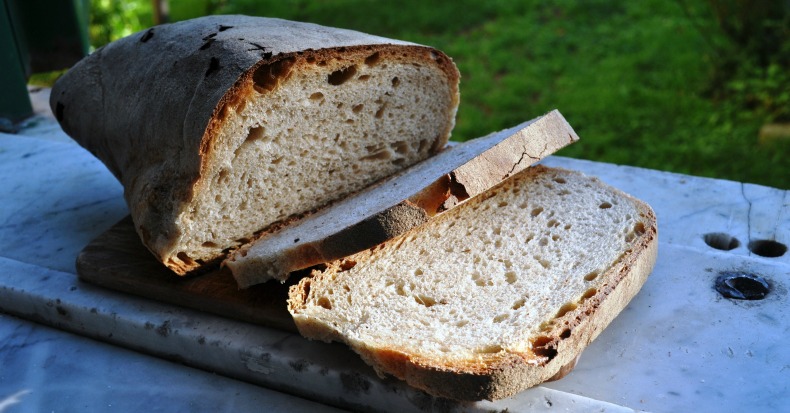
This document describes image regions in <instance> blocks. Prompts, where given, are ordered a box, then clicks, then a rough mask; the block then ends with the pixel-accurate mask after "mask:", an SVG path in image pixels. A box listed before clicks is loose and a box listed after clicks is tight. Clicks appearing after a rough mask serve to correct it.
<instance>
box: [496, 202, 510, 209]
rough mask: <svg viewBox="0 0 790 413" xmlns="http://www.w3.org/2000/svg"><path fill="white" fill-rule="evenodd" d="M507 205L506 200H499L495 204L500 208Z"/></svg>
mask: <svg viewBox="0 0 790 413" xmlns="http://www.w3.org/2000/svg"><path fill="white" fill-rule="evenodd" d="M507 205H508V203H507V201H500V202H499V203H498V204H497V206H498V207H500V208H504V207H506V206H507Z"/></svg>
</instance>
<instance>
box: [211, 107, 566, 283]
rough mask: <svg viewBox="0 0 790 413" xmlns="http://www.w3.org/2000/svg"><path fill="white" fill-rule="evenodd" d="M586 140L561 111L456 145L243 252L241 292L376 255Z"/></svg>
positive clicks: (238, 254)
mask: <svg viewBox="0 0 790 413" xmlns="http://www.w3.org/2000/svg"><path fill="white" fill-rule="evenodd" d="M578 139H579V137H578V136H577V135H576V133H575V132H574V131H573V128H571V126H570V125H569V124H568V122H567V121H566V120H565V118H563V117H562V115H561V114H560V113H559V112H558V111H556V110H555V111H552V112H550V113H548V114H546V115H544V116H542V117H540V118H536V119H533V120H531V121H528V122H525V123H522V124H520V125H518V126H516V127H513V128H510V129H506V130H504V131H501V132H497V133H493V134H491V135H489V136H486V137H483V138H478V139H474V140H471V141H468V142H465V143H462V144H458V145H455V146H453V147H451V148H449V149H447V150H445V151H443V152H442V153H440V154H438V155H436V156H434V157H432V158H429V159H426V160H425V161H422V162H420V163H419V164H417V165H414V166H413V167H411V168H409V169H407V170H406V171H404V172H402V173H400V174H398V175H396V176H393V177H391V178H389V179H387V180H386V181H384V182H382V183H380V184H377V185H374V186H372V187H369V188H367V189H365V190H363V191H360V192H359V193H357V194H356V195H354V196H350V197H348V198H345V199H343V200H340V201H338V202H337V203H336V204H333V205H332V206H330V207H328V208H325V209H323V210H321V211H319V212H317V213H315V214H313V215H309V216H307V217H306V218H304V219H302V220H301V221H298V222H294V223H291V224H289V225H288V226H286V227H284V228H283V229H281V230H280V231H275V232H272V233H270V234H266V235H265V236H263V237H262V238H260V239H257V240H255V241H253V242H252V243H250V244H248V245H245V246H244V247H242V248H240V249H238V250H236V251H235V252H234V253H233V254H231V256H230V257H229V258H228V259H227V260H226V261H225V262H224V264H225V265H226V266H227V267H229V268H230V270H231V271H232V272H233V276H234V277H235V279H236V281H237V283H238V284H239V286H240V287H242V288H246V287H249V286H251V285H253V284H258V283H262V282H265V281H268V280H270V279H273V278H274V279H278V280H280V281H285V280H286V278H287V277H288V274H289V273H290V272H292V271H295V270H299V269H302V268H307V267H309V266H312V265H316V264H320V263H325V262H329V261H333V260H336V259H339V258H343V257H345V256H347V255H351V254H354V253H357V252H359V251H362V250H365V249H368V248H371V247H374V246H376V245H378V244H380V243H382V242H384V241H386V240H388V239H391V238H393V237H395V236H397V235H400V234H402V233H404V232H406V231H408V230H410V229H412V228H414V227H416V226H419V225H421V224H423V223H425V222H426V221H427V220H428V219H429V217H431V216H434V215H436V214H439V213H442V212H444V211H446V210H448V209H450V208H452V207H454V206H455V205H458V204H459V203H460V202H463V201H465V200H467V199H469V198H472V197H474V196H476V195H478V194H480V193H481V192H484V191H485V190H487V189H490V188H491V187H493V186H494V185H496V184H498V183H499V182H501V181H502V180H503V179H506V178H508V177H509V176H511V175H513V174H516V173H518V172H519V171H521V170H523V169H525V168H527V167H528V166H530V165H532V164H533V163H535V162H537V161H539V160H540V159H542V158H544V157H545V156H548V155H550V154H552V153H554V152H555V151H557V150H558V149H560V148H562V147H564V146H566V145H568V144H570V143H573V142H575V141H576V140H578Z"/></svg>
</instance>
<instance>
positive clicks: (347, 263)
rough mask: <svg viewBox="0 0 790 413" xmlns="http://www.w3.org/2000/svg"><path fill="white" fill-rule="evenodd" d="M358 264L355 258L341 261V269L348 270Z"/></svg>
mask: <svg viewBox="0 0 790 413" xmlns="http://www.w3.org/2000/svg"><path fill="white" fill-rule="evenodd" d="M356 265H357V262H356V261H354V260H345V261H343V262H341V263H340V271H348V270H350V269H352V268H354V267H355V266H356Z"/></svg>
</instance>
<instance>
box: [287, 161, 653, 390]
mask: <svg viewBox="0 0 790 413" xmlns="http://www.w3.org/2000/svg"><path fill="white" fill-rule="evenodd" d="M656 231H657V229H656V219H655V215H654V213H653V211H652V210H651V208H650V207H649V206H648V205H646V204H644V203H643V202H641V201H639V200H637V199H634V198H632V197H630V196H628V195H626V194H624V193H622V192H620V191H618V190H616V189H614V188H611V187H609V186H607V185H605V184H603V183H601V182H600V181H599V180H597V179H596V178H590V177H587V176H584V175H582V174H580V173H576V172H570V171H566V170H561V169H550V168H546V167H543V166H534V167H531V168H528V169H527V170H525V171H523V172H521V173H520V174H519V175H517V176H515V177H513V178H512V179H509V180H507V181H505V182H503V183H502V184H501V185H499V186H497V187H496V188H494V189H492V190H491V191H488V192H486V193H485V194H484V195H481V196H478V197H477V198H475V199H473V200H470V201H469V202H467V203H465V204H463V205H462V206H460V207H459V208H455V209H453V210H451V211H448V212H447V213H446V214H443V215H442V216H439V217H437V219H435V220H432V221H430V222H429V223H428V224H426V225H424V226H422V227H420V228H419V229H416V230H413V231H410V232H407V233H406V234H404V235H403V236H401V237H398V238H395V239H393V240H391V241H389V242H387V243H385V244H382V245H381V246H380V247H376V248H374V249H372V250H368V251H365V252H361V253H359V254H356V255H353V256H350V257H347V258H346V259H343V260H340V261H335V262H333V263H331V264H330V265H329V267H328V268H327V269H326V270H324V271H314V272H313V274H312V276H311V277H306V278H304V279H302V280H301V281H300V282H299V284H298V285H295V286H293V287H291V290H290V297H289V301H288V306H289V311H290V312H291V314H292V315H293V317H294V321H295V322H296V325H297V327H298V328H299V331H300V332H301V334H302V335H304V336H305V337H308V338H312V339H317V340H324V341H342V342H345V343H347V344H348V345H349V346H350V347H351V348H353V349H354V351H356V352H357V353H359V354H360V355H361V356H362V358H363V359H364V360H365V361H366V362H367V363H369V364H370V365H372V366H373V367H374V368H375V369H376V370H377V372H378V373H379V374H382V375H384V374H390V375H393V376H395V377H397V378H400V379H402V380H405V381H407V382H408V383H409V384H411V385H413V386H415V387H418V388H421V389H423V390H425V391H427V392H428V393H431V394H433V395H436V396H442V397H449V398H453V399H460V400H480V399H500V398H503V397H507V396H510V395H512V394H514V393H516V392H518V391H520V390H522V389H525V388H527V387H530V386H534V385H536V384H539V383H541V382H543V381H546V380H548V379H550V378H552V377H553V376H555V375H556V374H557V373H559V372H560V370H561V368H562V367H563V366H566V365H569V364H571V363H572V362H573V361H574V360H575V359H576V357H577V356H578V355H579V354H580V353H581V351H582V350H583V349H584V348H585V347H586V346H587V344H589V343H590V342H591V341H592V340H593V339H594V338H595V337H596V336H597V335H598V334H599V333H600V332H601V331H602V330H603V329H604V328H605V327H606V326H607V325H608V324H609V322H611V321H612V319H614V318H615V316H617V314H618V313H619V312H620V311H621V310H622V309H623V308H624V307H625V306H626V304H627V303H628V302H629V300H630V299H631V298H632V297H633V296H634V295H635V294H636V293H637V292H638V291H639V289H640V288H641V286H642V284H643V283H644V281H645V280H646V278H647V276H648V274H649V273H650V271H651V270H652V267H653V265H654V263H655V259H656V252H657V232H656Z"/></svg>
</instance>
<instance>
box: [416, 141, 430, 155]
mask: <svg viewBox="0 0 790 413" xmlns="http://www.w3.org/2000/svg"><path fill="white" fill-rule="evenodd" d="M426 149H428V141H427V140H425V139H422V140H420V146H419V148H418V149H417V152H424V151H425V150H426Z"/></svg>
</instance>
